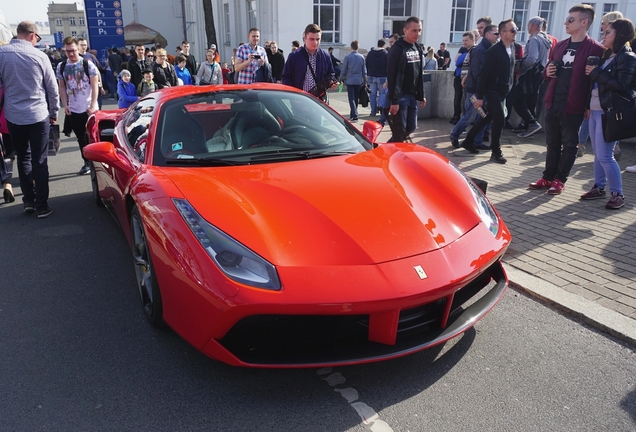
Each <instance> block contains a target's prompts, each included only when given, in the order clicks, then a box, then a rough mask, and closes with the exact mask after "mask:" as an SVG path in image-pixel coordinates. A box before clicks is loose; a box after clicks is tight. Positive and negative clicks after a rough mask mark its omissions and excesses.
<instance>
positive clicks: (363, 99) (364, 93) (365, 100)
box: [358, 84, 369, 108]
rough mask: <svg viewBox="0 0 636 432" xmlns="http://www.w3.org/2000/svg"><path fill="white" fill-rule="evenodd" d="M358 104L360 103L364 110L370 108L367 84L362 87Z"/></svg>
mask: <svg viewBox="0 0 636 432" xmlns="http://www.w3.org/2000/svg"><path fill="white" fill-rule="evenodd" d="M358 102H360V106H361V107H363V108H366V107H368V106H369V86H368V85H367V84H364V85H363V86H362V87H360V95H359V96H358Z"/></svg>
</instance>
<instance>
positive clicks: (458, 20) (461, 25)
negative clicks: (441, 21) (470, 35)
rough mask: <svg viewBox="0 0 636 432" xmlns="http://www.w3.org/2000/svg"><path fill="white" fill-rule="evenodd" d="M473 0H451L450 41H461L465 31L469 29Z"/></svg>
mask: <svg viewBox="0 0 636 432" xmlns="http://www.w3.org/2000/svg"><path fill="white" fill-rule="evenodd" d="M472 9H473V0H453V8H452V9H451V25H450V37H449V38H448V41H449V42H450V43H461V42H462V37H463V35H464V33H465V32H467V31H469V30H471V28H472V27H471V25H470V23H471V10H472Z"/></svg>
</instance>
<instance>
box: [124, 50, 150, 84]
mask: <svg viewBox="0 0 636 432" xmlns="http://www.w3.org/2000/svg"><path fill="white" fill-rule="evenodd" d="M151 68H152V62H151V61H150V59H148V58H147V57H146V49H145V48H144V46H143V45H142V44H137V45H135V55H134V57H133V58H131V59H130V60H129V61H128V70H129V71H130V82H131V83H133V85H134V86H135V88H137V87H139V84H140V83H141V81H142V80H143V79H144V71H145V70H147V69H151Z"/></svg>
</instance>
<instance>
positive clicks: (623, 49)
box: [581, 19, 636, 209]
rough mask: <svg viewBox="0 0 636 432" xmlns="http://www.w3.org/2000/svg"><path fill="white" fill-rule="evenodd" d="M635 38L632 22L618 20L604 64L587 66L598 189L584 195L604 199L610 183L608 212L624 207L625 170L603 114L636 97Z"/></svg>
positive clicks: (606, 39) (608, 32) (606, 42)
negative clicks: (606, 132)
mask: <svg viewBox="0 0 636 432" xmlns="http://www.w3.org/2000/svg"><path fill="white" fill-rule="evenodd" d="M633 39H634V25H633V24H632V22H631V21H630V20H628V19H618V20H616V21H614V22H613V23H610V24H609V25H608V26H607V28H606V29H605V32H604V34H603V39H602V40H601V41H602V43H603V46H604V47H605V48H606V51H605V54H604V55H603V57H602V59H601V62H600V64H599V65H598V66H596V65H593V66H591V65H588V66H586V67H585V73H586V74H587V75H589V76H590V78H591V79H592V92H591V95H590V102H589V109H590V111H589V113H588V114H589V119H590V138H591V140H592V148H593V149H594V186H593V187H592V189H590V191H589V192H586V193H584V194H583V195H581V199H582V200H593V199H599V198H604V197H605V195H606V194H605V186H606V185H607V183H609V186H610V192H611V196H610V200H609V201H608V202H607V204H605V208H608V209H619V208H621V207H623V206H624V205H625V198H624V197H623V182H622V178H621V169H620V167H619V166H618V162H616V159H615V158H614V146H615V145H616V142H615V141H614V142H609V143H608V142H605V139H604V138H603V123H602V121H601V115H602V114H603V113H604V112H606V111H607V110H608V109H612V108H618V107H615V106H613V104H614V103H615V102H616V101H617V100H620V99H621V98H626V99H627V100H628V101H633V100H634V99H635V98H636V55H635V54H634V53H633V52H632V50H631V48H630V42H631V41H632V40H633ZM616 95H618V96H619V97H618V98H617V97H616Z"/></svg>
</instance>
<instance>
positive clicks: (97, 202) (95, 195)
mask: <svg viewBox="0 0 636 432" xmlns="http://www.w3.org/2000/svg"><path fill="white" fill-rule="evenodd" d="M91 189H92V190H93V201H94V202H95V205H96V206H97V207H105V206H104V201H102V199H101V197H100V196H99V185H98V184H97V173H96V172H95V164H94V163H93V162H91Z"/></svg>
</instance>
